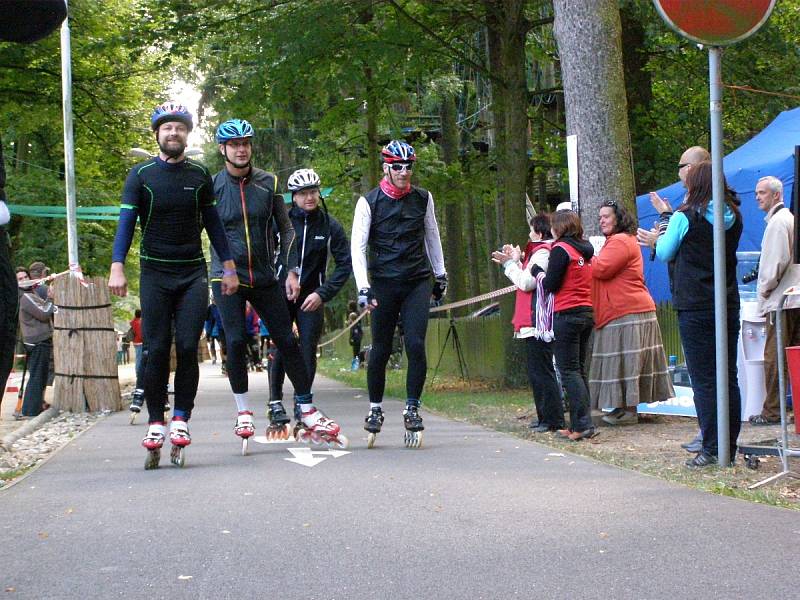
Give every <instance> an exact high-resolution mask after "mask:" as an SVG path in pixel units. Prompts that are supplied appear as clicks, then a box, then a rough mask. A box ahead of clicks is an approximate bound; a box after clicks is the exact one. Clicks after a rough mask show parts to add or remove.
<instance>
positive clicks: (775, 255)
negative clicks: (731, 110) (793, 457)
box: [749, 177, 800, 425]
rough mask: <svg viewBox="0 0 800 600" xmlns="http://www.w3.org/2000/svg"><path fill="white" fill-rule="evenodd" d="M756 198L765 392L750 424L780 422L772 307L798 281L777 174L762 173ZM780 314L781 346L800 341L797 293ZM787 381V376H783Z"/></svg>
mask: <svg viewBox="0 0 800 600" xmlns="http://www.w3.org/2000/svg"><path fill="white" fill-rule="evenodd" d="M756 202H758V207H759V208H760V209H761V210H763V211H764V212H765V213H767V215H766V216H765V217H764V220H765V221H766V222H767V227H766V229H764V237H763V238H761V257H760V258H759V261H758V285H757V287H756V291H757V294H758V314H759V315H761V316H763V317H766V319H767V322H766V328H767V336H766V341H765V342H764V376H765V383H766V387H767V395H766V396H765V398H764V406H763V407H762V409H761V413H760V414H757V415H752V416H750V419H749V420H750V423H751V424H752V425H771V424H774V423H780V421H781V413H780V401H779V396H778V348H777V344H776V336H777V331H776V327H775V317H776V311H777V310H778V302H780V299H781V297H782V296H783V292H784V291H785V290H786V289H787V288H789V287H791V286H796V285H800V274H799V273H798V271H797V270H796V269H794V268H792V263H793V259H792V248H793V247H794V216H793V215H792V211H790V210H789V208H788V207H786V206H785V205H784V204H783V184H782V183H781V180H780V179H778V178H777V177H762V178H761V179H759V180H758V183H757V184H756ZM781 314H782V315H783V322H782V325H783V327H782V333H783V336H782V337H783V347H784V348H786V347H789V346H799V345H800V296H787V297H786V301H785V303H784V305H783V310H782V312H781ZM787 381H788V379H787Z"/></svg>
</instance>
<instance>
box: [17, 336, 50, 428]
mask: <svg viewBox="0 0 800 600" xmlns="http://www.w3.org/2000/svg"><path fill="white" fill-rule="evenodd" d="M25 350H26V353H27V355H28V356H27V361H28V382H27V383H26V384H25V397H24V399H23V401H22V414H23V415H24V416H26V417H35V416H36V415H38V414H39V413H40V412H42V404H43V403H44V388H45V387H47V378H48V376H49V374H50V357H51V356H52V354H53V340H52V339H47V340H44V341H42V342H37V343H36V344H25Z"/></svg>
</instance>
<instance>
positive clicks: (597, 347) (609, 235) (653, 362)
mask: <svg viewBox="0 0 800 600" xmlns="http://www.w3.org/2000/svg"><path fill="white" fill-rule="evenodd" d="M600 231H601V232H602V233H603V235H604V236H606V241H605V244H604V245H603V247H602V249H601V250H600V252H599V254H598V255H597V256H595V257H594V259H592V280H593V285H592V306H593V307H594V327H595V333H594V343H593V349H592V361H591V366H590V368H589V395H590V397H591V399H592V402H593V404H595V405H597V407H598V408H601V409H605V410H608V409H611V412H609V413H608V414H607V415H605V416H604V417H603V421H604V422H606V423H608V424H609V425H624V424H628V423H636V422H637V421H638V417H637V414H636V407H637V405H638V404H639V403H640V402H644V403H650V402H661V401H664V400H668V399H669V398H672V397H673V396H674V395H675V391H674V389H673V387H672V381H671V379H670V376H669V370H668V369H667V358H666V356H665V354H664V346H663V343H662V341H661V329H660V328H659V325H658V320H657V319H656V312H655V311H656V305H655V303H654V302H653V298H652V297H651V296H650V292H648V291H647V286H645V283H644V267H643V261H642V251H641V250H640V248H639V245H638V243H637V241H636V221H635V220H634V218H633V216H632V215H631V214H630V213H629V212H628V211H627V210H626V209H625V207H624V206H621V205H620V204H618V203H617V202H616V201H614V200H611V201H608V202H605V203H603V205H602V206H601V207H600Z"/></svg>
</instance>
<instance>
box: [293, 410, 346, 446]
mask: <svg viewBox="0 0 800 600" xmlns="http://www.w3.org/2000/svg"><path fill="white" fill-rule="evenodd" d="M294 439H295V440H297V441H298V442H302V443H304V444H315V445H319V446H322V445H325V446H328V447H329V448H341V449H345V448H347V447H348V445H349V444H350V441H349V440H348V439H347V438H346V437H345V436H344V435H343V434H342V433H340V428H339V425H337V424H336V423H335V422H334V421H331V420H330V419H329V418H328V417H326V416H325V415H324V414H322V412H321V411H320V410H318V409H316V408H312V409H311V410H310V411H309V412H307V413H302V416H301V418H300V420H299V421H297V423H296V424H295V426H294Z"/></svg>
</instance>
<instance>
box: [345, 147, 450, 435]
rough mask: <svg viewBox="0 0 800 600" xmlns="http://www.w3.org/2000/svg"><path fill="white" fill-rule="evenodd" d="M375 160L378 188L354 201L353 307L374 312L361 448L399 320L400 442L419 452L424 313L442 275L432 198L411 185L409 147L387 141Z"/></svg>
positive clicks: (377, 411) (377, 419) (438, 294)
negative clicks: (404, 363) (379, 168)
mask: <svg viewBox="0 0 800 600" xmlns="http://www.w3.org/2000/svg"><path fill="white" fill-rule="evenodd" d="M381 158H382V160H383V179H382V180H381V182H380V185H379V186H378V187H377V188H375V189H373V190H371V191H370V192H368V193H367V194H366V195H365V196H362V197H361V198H359V199H358V203H357V204H356V211H355V215H354V217H353V235H352V237H351V241H350V245H351V253H352V257H353V274H354V275H355V278H356V286H357V287H358V303H359V306H360V307H361V308H362V309H365V310H370V311H372V350H371V351H370V354H369V361H368V364H367V388H368V390H369V402H370V412H369V414H368V415H367V417H366V419H365V423H364V429H366V430H367V432H368V434H369V435H368V437H367V447H369V448H371V447H372V445H373V444H374V443H375V436H376V434H377V433H378V432H380V430H381V426H382V424H383V412H382V409H381V405H382V404H381V403H382V402H383V392H384V388H385V387H386V363H387V362H388V361H389V356H390V355H391V353H392V338H393V336H394V331H395V327H396V326H397V322H398V318H399V319H401V320H402V323H403V331H404V342H405V349H406V356H407V357H408V371H407V374H406V409H405V411H404V412H403V423H404V425H405V428H406V436H405V444H406V446H408V447H419V446H420V445H421V443H422V430H423V429H424V427H423V425H422V417H420V415H419V405H420V396H421V395H422V388H423V386H424V385H425V375H426V370H427V362H426V358H425V334H426V332H427V328H428V309H429V306H430V300H431V297H433V299H434V300H436V301H439V300H441V299H442V297H443V296H444V294H445V291H446V290H447V272H446V271H445V267H444V256H443V253H442V242H441V239H440V237H439V226H438V225H437V223H436V215H435V214H434V210H433V196H431V194H430V192H428V191H427V190H424V189H422V188H418V187H414V186H412V185H411V174H412V172H413V169H414V163H415V162H416V160H417V156H416V153H415V152H414V148H412V147H411V146H409V145H408V144H407V143H405V142H403V141H398V140H392V141H391V142H389V143H388V144H387V145H386V147H385V148H384V149H383V150H382V151H381ZM367 248H369V252H370V255H369V264H367ZM368 272H369V277H368V276H367V273H368ZM431 275H433V285H431Z"/></svg>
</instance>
